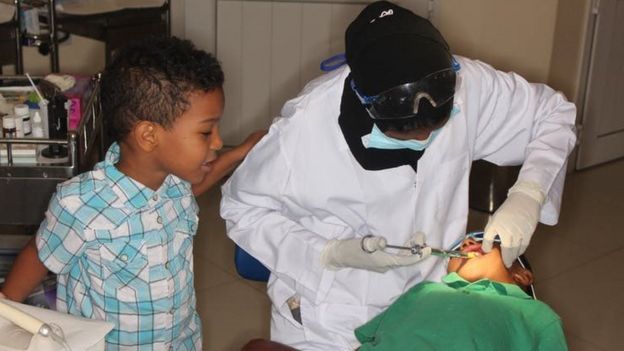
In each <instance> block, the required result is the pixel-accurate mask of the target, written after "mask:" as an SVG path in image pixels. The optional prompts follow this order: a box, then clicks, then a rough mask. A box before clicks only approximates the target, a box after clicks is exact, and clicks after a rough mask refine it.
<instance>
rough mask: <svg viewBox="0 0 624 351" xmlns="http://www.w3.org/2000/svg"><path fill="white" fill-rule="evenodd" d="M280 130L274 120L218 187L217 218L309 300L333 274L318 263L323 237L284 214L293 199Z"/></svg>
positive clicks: (290, 214)
mask: <svg viewBox="0 0 624 351" xmlns="http://www.w3.org/2000/svg"><path fill="white" fill-rule="evenodd" d="M282 122H285V121H282ZM277 124H280V122H278V123H277ZM279 134H280V132H279V127H276V126H275V124H274V125H273V127H272V128H271V130H270V131H269V134H268V135H267V136H266V137H265V138H263V140H262V141H261V142H260V143H258V145H256V147H255V148H254V149H253V150H252V151H251V153H250V154H249V155H248V156H247V158H246V160H245V161H244V162H243V164H241V166H240V167H239V168H238V169H237V171H236V172H235V173H234V175H233V176H232V178H231V179H230V180H229V181H228V182H227V183H226V184H225V185H224V186H223V189H222V191H223V197H222V201H221V216H222V217H223V218H224V219H225V220H226V226H227V234H228V236H229V237H230V238H231V239H232V240H234V241H235V242H236V243H237V244H238V245H239V246H240V247H242V248H243V249H244V250H245V251H247V252H248V253H249V254H251V255H252V256H254V257H255V258H256V259H258V260H259V261H260V262H262V264H264V265H265V266H266V267H267V268H269V270H270V271H271V274H273V275H277V278H279V279H280V281H282V282H284V283H286V284H287V285H288V286H289V287H290V288H291V289H292V290H293V291H294V292H296V293H298V294H300V295H301V296H303V297H305V298H306V299H307V300H308V301H312V302H314V301H317V297H319V296H320V295H323V294H324V292H326V290H327V289H325V288H323V286H322V285H323V284H322V282H325V285H327V284H328V283H329V281H330V280H332V279H333V275H334V273H333V272H332V271H329V270H325V269H324V268H323V267H322V266H321V264H320V253H321V250H322V249H323V248H324V247H325V244H326V243H327V239H325V238H324V237H323V236H322V235H318V234H316V233H314V232H312V231H310V230H308V229H306V228H305V227H304V226H302V225H301V224H300V222H299V221H298V220H297V219H295V218H297V216H296V215H293V214H292V213H289V212H292V209H289V208H288V207H289V206H287V205H286V203H287V202H288V203H291V204H292V202H294V201H295V200H294V199H292V195H289V194H287V193H286V191H285V189H287V188H288V186H289V177H290V167H289V163H288V160H287V158H286V157H285V154H284V153H283V148H282V146H281V141H280V135H279ZM293 206H294V205H293ZM274 303H275V301H274Z"/></svg>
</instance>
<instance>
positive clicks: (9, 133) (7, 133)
mask: <svg viewBox="0 0 624 351" xmlns="http://www.w3.org/2000/svg"><path fill="white" fill-rule="evenodd" d="M15 135H16V130H15V119H13V117H12V116H4V117H2V137H3V138H5V139H10V138H15Z"/></svg>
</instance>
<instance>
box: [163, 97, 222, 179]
mask: <svg viewBox="0 0 624 351" xmlns="http://www.w3.org/2000/svg"><path fill="white" fill-rule="evenodd" d="M188 101H189V105H190V107H189V109H188V110H186V111H185V112H184V113H183V114H182V115H181V116H180V117H178V118H177V119H176V120H175V121H174V122H173V125H172V126H171V128H169V129H164V128H160V129H159V144H158V150H157V152H158V159H159V160H160V162H161V166H162V167H163V168H164V169H165V170H166V171H167V172H168V173H170V174H174V175H176V176H178V177H180V178H182V179H184V180H186V181H188V182H190V183H192V184H197V183H200V182H201V181H202V180H204V177H205V176H206V174H208V173H209V172H210V171H211V170H212V166H213V161H214V160H215V159H216V158H217V153H216V151H217V150H219V149H221V147H222V146H223V140H221V136H220V135H219V129H218V122H219V119H220V118H221V115H222V114H223V105H224V98H223V91H222V90H221V89H215V90H213V91H209V92H202V91H196V92H193V93H191V94H190V96H189V98H188Z"/></svg>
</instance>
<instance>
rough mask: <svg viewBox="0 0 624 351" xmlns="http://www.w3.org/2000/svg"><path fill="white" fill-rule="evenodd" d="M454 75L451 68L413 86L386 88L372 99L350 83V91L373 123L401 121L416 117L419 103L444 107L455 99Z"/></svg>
mask: <svg viewBox="0 0 624 351" xmlns="http://www.w3.org/2000/svg"><path fill="white" fill-rule="evenodd" d="M455 79H456V76H455V71H454V70H453V69H452V68H447V69H443V70H441V71H437V72H433V73H431V74H429V75H427V76H426V77H424V78H422V79H420V80H418V81H417V82H413V83H405V84H402V85H399V86H396V87H394V88H390V89H388V90H386V91H383V92H381V93H379V94H377V95H375V96H366V95H363V94H361V93H360V92H359V91H358V90H357V87H356V85H355V82H354V81H353V79H351V89H353V91H354V92H355V95H357V97H358V99H360V102H361V103H362V105H364V107H365V108H366V111H368V114H369V115H370V116H371V118H373V119H403V118H411V117H414V115H416V114H418V106H419V105H420V101H421V100H422V99H426V100H427V101H429V103H430V104H431V106H433V107H438V106H441V105H444V104H445V103H446V102H448V101H449V100H450V99H452V98H453V96H454V95H455Z"/></svg>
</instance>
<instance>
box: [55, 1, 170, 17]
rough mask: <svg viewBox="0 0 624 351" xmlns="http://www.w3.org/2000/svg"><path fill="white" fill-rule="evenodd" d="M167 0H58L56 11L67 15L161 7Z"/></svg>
mask: <svg viewBox="0 0 624 351" xmlns="http://www.w3.org/2000/svg"><path fill="white" fill-rule="evenodd" d="M164 3H165V0H57V1H56V11H58V12H59V13H63V14H66V15H83V16H84V15H97V14H101V13H107V12H114V11H120V10H124V9H140V8H150V7H161V6H162V5H163V4H164Z"/></svg>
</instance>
